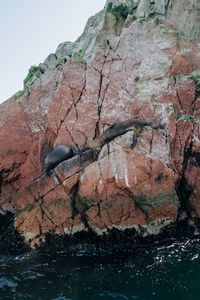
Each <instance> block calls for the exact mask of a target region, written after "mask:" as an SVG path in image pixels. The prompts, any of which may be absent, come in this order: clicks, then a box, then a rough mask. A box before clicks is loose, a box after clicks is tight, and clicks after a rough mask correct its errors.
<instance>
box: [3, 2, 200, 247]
mask: <svg viewBox="0 0 200 300" xmlns="http://www.w3.org/2000/svg"><path fill="white" fill-rule="evenodd" d="M168 2H170V1H168ZM175 2H176V4H175V6H173V5H171V6H170V3H168V4H167V5H168V6H167V5H166V1H155V3H154V5H153V6H151V5H150V1H149V2H148V1H113V2H111V1H108V2H107V3H106V7H105V10H104V12H100V13H99V14H98V15H97V16H96V19H95V18H94V17H93V18H91V19H90V20H89V21H88V23H87V25H86V28H85V30H86V33H87V34H86V36H87V37H88V38H89V40H88V41H87V47H85V43H86V40H85V38H84V35H83V36H82V37H81V38H80V39H79V40H77V42H76V43H75V44H72V43H63V44H61V45H60V46H59V47H58V50H57V51H56V54H55V55H54V54H53V55H50V56H49V57H48V58H47V59H46V60H45V62H44V63H43V64H41V65H40V66H39V67H38V68H32V69H31V73H30V74H29V77H28V78H27V79H26V82H25V93H24V94H23V95H22V96H20V97H19V96H14V97H13V98H12V99H10V100H8V101H7V102H5V103H3V104H2V105H1V106H0V154H1V161H0V184H1V186H0V188H1V198H0V199H1V200H0V209H1V211H0V212H1V214H2V215H4V214H6V213H8V212H12V214H14V215H15V219H14V228H15V230H16V232H19V233H20V234H21V236H22V237H24V239H25V243H26V244H29V245H30V246H31V247H33V248H34V247H36V245H38V246H40V245H41V244H45V241H47V240H48V241H49V239H50V238H51V237H52V236H54V237H55V236H57V237H65V239H68V240H70V241H71V242H70V243H72V244H73V243H74V245H75V244H77V243H78V242H79V243H80V241H81V243H82V245H83V244H85V243H86V244H87V243H90V242H91V243H92V242H93V241H96V238H99V239H100V240H101V241H104V240H107V239H108V238H109V237H110V236H112V234H113V232H114V233H116V232H118V233H120V235H119V237H118V238H116V236H115V239H114V241H115V242H119V241H120V240H121V239H122V240H123V238H122V235H123V237H125V236H126V237H127V238H128V239H130V237H131V238H137V237H138V238H147V237H155V236H159V235H160V234H161V233H162V232H164V231H166V230H167V228H169V230H170V234H171V236H173V235H174V236H175V235H176V234H177V228H178V226H179V225H180V223H181V222H184V224H186V225H188V226H189V228H190V229H191V231H190V232H194V231H195V230H198V226H197V223H198V218H199V216H200V188H199V185H198V179H199V177H200V173H199V172H200V171H199V166H200V155H199V144H200V136H199V126H200V125H199V117H200V105H199V104H200V96H199V95H200V94H199V82H200V75H198V71H197V73H195V74H197V75H193V76H192V75H191V76H188V74H191V73H192V72H193V71H195V70H199V69H200V58H199V56H198V46H197V45H196V44H195V42H194V41H192V42H189V41H187V40H185V39H184V38H183V37H181V36H180V35H179V34H177V28H178V30H180V29H179V27H178V25H177V28H175V27H174V26H173V25H171V24H170V23H169V21H170V18H172V17H173V16H174V13H173V12H174V9H175V8H174V7H176V5H178V1H175ZM109 3H110V4H109ZM148 5H149V6H148ZM166 9H167V12H168V15H167V16H166V17H167V20H168V21H167V22H166V21H164V17H165V13H166ZM168 9H169V10H168ZM152 12H154V13H155V12H156V13H157V14H159V15H162V16H163V21H162V22H161V21H159V22H158V19H159V20H160V17H159V18H156V17H155V15H153V16H152V15H151V13H152ZM135 16H136V17H137V19H136V18H135ZM171 23H173V22H171ZM94 25H95V26H96V27H95V26H94ZM184 28H185V27H184V26H183V27H182V29H184ZM188 30H189V29H188ZM196 34H197V33H196ZM195 38H196V36H195ZM83 46H84V47H85V48H84V47H83ZM81 47H83V48H84V49H82V48H81ZM74 49H76V51H79V52H78V53H79V54H76V55H73V51H75V50H74ZM80 49H82V51H80ZM65 51H66V53H65ZM67 53H68V54H69V55H67ZM63 57H65V58H64V59H63V60H62V58H63ZM58 59H61V60H62V61H61V60H60V61H59V62H58ZM34 76H35V77H34ZM198 76H199V77H198ZM128 119H140V120H147V121H151V122H154V123H156V124H159V125H160V126H161V127H162V129H159V130H155V129H152V128H150V127H145V129H144V130H143V131H142V133H141V135H140V137H139V138H138V141H137V144H136V146H135V147H134V148H133V147H131V144H132V141H133V132H131V131H129V132H127V133H126V134H124V135H122V136H120V137H117V138H115V139H114V140H112V141H111V142H110V143H108V144H106V145H104V146H103V147H102V148H101V149H96V150H95V151H92V150H90V151H87V152H85V153H84V154H83V155H82V156H75V157H73V158H72V159H70V160H68V161H65V162H62V163H61V164H59V165H58V166H57V167H56V168H55V169H54V171H53V172H52V175H51V176H50V177H46V176H45V175H44V159H45V157H46V156H47V155H48V153H50V152H51V151H52V149H53V148H54V147H55V146H56V144H68V145H70V146H71V147H73V148H75V149H77V150H81V149H84V147H85V145H86V143H87V142H88V141H90V140H92V139H93V138H95V137H97V136H99V135H100V134H102V133H103V131H104V130H105V129H106V128H108V126H111V125H112V124H114V123H117V122H121V121H124V120H128ZM127 231H128V232H129V234H128V235H129V237H128V235H127ZM77 236H78V239H77V238H76V237H77ZM169 236H170V235H169ZM85 237H87V238H85ZM88 237H89V239H88ZM89 240H90V241H89ZM80 248H81V245H80Z"/></svg>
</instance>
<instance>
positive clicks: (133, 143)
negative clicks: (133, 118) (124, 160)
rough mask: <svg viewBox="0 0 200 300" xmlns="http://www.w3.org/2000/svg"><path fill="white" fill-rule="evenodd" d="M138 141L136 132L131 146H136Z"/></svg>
mask: <svg viewBox="0 0 200 300" xmlns="http://www.w3.org/2000/svg"><path fill="white" fill-rule="evenodd" d="M136 143H137V140H136V137H135V134H134V133H133V142H132V144H131V148H134V147H135V145H136Z"/></svg>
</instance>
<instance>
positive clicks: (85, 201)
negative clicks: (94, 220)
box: [75, 195, 97, 214]
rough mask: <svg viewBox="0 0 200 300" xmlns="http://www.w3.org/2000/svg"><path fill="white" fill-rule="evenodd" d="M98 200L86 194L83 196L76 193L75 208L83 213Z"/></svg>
mask: <svg viewBox="0 0 200 300" xmlns="http://www.w3.org/2000/svg"><path fill="white" fill-rule="evenodd" d="M96 202H97V201H96V199H95V198H87V197H86V196H83V197H81V196H79V195H76V198H75V209H76V210H77V212H78V213H80V214H82V213H84V212H85V211H87V210H88V209H89V208H90V207H91V206H93V205H94V203H96Z"/></svg>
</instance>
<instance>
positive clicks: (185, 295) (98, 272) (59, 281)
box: [0, 239, 200, 300]
mask: <svg viewBox="0 0 200 300" xmlns="http://www.w3.org/2000/svg"><path fill="white" fill-rule="evenodd" d="M0 299H2V300H4V299H16V300H18V299H19V300H23V299H35V300H40V299H42V300H46V299H48V300H71V299H72V300H113V299H115V300H133V299H142V300H151V299H157V300H165V299H166V300H169V299H170V300H173V299H178V300H179V299H180V300H184V299H185V300H186V299H187V300H198V299H200V239H195V240H189V239H187V240H184V241H173V242H170V243H169V242H168V243H167V244H162V245H158V244H154V245H152V246H150V247H146V248H143V247H139V248H137V249H135V250H134V251H132V252H124V253H121V254H118V255H113V256H112V255H109V256H101V257H97V256H92V257H84V256H76V257H69V256H66V255H64V254H62V253H57V254H54V255H41V254H40V255H39V254H36V253H32V254H26V255H21V256H16V257H13V256H9V257H0Z"/></svg>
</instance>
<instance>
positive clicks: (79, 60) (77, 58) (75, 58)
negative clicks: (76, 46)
mask: <svg viewBox="0 0 200 300" xmlns="http://www.w3.org/2000/svg"><path fill="white" fill-rule="evenodd" d="M72 62H75V63H84V64H86V61H85V60H84V59H83V57H82V56H81V55H80V54H79V53H77V52H75V53H74V54H73V56H72Z"/></svg>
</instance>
